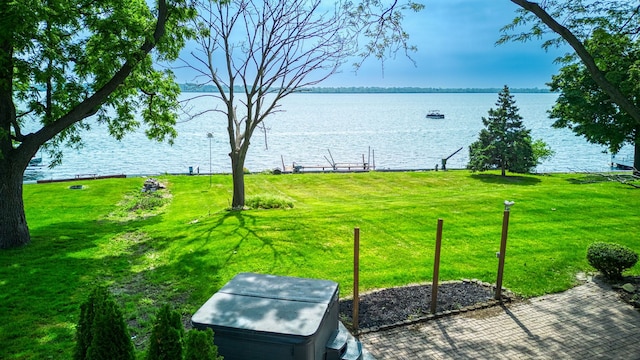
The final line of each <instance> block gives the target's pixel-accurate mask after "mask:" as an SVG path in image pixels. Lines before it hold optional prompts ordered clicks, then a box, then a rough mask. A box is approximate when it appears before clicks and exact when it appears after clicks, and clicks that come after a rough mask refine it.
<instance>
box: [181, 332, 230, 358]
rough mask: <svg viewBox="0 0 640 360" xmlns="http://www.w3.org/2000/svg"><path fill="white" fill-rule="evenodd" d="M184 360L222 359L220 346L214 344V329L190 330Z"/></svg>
mask: <svg viewBox="0 0 640 360" xmlns="http://www.w3.org/2000/svg"><path fill="white" fill-rule="evenodd" d="M185 343H186V350H185V356H184V360H222V359H223V357H222V356H219V355H218V347H217V346H215V345H214V344H213V330H211V329H209V328H207V329H206V330H204V331H201V330H196V329H193V330H190V331H188V332H187V336H186V340H185Z"/></svg>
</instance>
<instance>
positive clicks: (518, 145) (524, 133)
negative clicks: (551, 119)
mask: <svg viewBox="0 0 640 360" xmlns="http://www.w3.org/2000/svg"><path fill="white" fill-rule="evenodd" d="M496 106H497V108H496V109H489V116H488V117H487V118H485V117H483V118H482V123H483V124H484V126H485V128H484V129H482V130H480V135H479V138H478V140H477V141H476V142H474V143H472V144H471V146H469V164H468V165H467V168H469V169H471V170H472V171H485V170H491V169H500V170H501V172H502V176H505V175H506V171H507V170H508V171H510V172H514V173H527V172H530V171H531V170H532V169H533V168H534V167H535V166H536V165H538V162H539V160H540V159H542V158H545V157H548V156H550V155H551V151H550V150H549V149H548V148H547V147H546V144H544V143H543V142H542V141H540V140H537V141H536V142H535V144H536V146H535V148H537V149H538V152H536V151H534V143H533V142H532V140H531V134H530V132H531V130H527V129H526V128H525V127H524V124H523V123H522V116H520V114H518V110H519V109H518V107H517V106H516V102H515V100H514V98H513V95H511V94H510V92H509V87H508V86H506V85H505V86H504V88H503V89H502V91H500V93H499V94H498V101H497V102H496Z"/></svg>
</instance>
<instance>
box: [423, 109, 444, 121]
mask: <svg viewBox="0 0 640 360" xmlns="http://www.w3.org/2000/svg"><path fill="white" fill-rule="evenodd" d="M427 119H444V114H443V113H441V112H440V110H429V112H428V113H427Z"/></svg>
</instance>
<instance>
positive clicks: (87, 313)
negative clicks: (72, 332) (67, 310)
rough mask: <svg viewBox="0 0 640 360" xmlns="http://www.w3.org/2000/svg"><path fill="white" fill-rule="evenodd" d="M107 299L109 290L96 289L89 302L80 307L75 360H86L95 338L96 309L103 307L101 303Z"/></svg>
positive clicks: (88, 299)
mask: <svg viewBox="0 0 640 360" xmlns="http://www.w3.org/2000/svg"><path fill="white" fill-rule="evenodd" d="M106 297H107V289H106V288H103V287H96V288H94V289H93V290H92V291H91V293H90V294H89V297H88V298H87V301H86V302H84V303H83V304H82V305H81V306H80V319H79V320H78V326H77V328H76V348H75V351H74V354H73V358H74V360H85V359H86V358H87V350H88V349H89V346H90V345H91V340H92V338H93V334H92V330H91V329H92V326H93V321H94V318H95V309H96V307H97V308H99V307H101V306H102V305H101V302H102V301H103V300H104V299H105V298H106Z"/></svg>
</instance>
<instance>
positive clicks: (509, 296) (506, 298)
mask: <svg viewBox="0 0 640 360" xmlns="http://www.w3.org/2000/svg"><path fill="white" fill-rule="evenodd" d="M459 283H463V284H464V283H472V284H476V285H480V286H483V287H486V288H488V289H490V290H491V292H493V293H494V294H495V290H496V286H495V284H490V283H486V282H482V281H480V280H478V279H471V280H469V279H462V280H458V281H443V282H441V283H439V285H446V284H459ZM416 285H418V286H428V285H432V283H422V284H409V285H406V286H398V287H397V288H403V287H408V286H416ZM384 290H385V289H376V290H372V291H369V292H366V293H362V294H360V296H366V295H368V294H373V293H375V292H378V291H384ZM344 299H352V298H351V297H349V298H344ZM344 299H341V300H344ZM517 299H519V298H518V297H517V296H516V295H515V294H514V293H513V292H511V291H510V290H509V289H505V288H504V287H503V288H502V299H501V300H495V299H490V300H487V301H483V302H481V303H477V304H473V305H470V306H466V307H463V308H460V309H457V310H445V311H441V312H436V313H435V314H425V315H423V316H418V317H415V318H411V319H407V320H403V321H399V322H396V323H393V324H388V325H382V326H374V327H371V328H359V329H354V328H353V324H350V323H349V324H345V326H347V328H348V329H349V330H350V331H351V333H352V334H354V335H362V334H368V333H372V332H378V331H383V330H389V329H393V328H396V327H400V326H407V325H412V324H416V323H422V322H425V321H430V320H435V319H439V318H442V317H445V316H452V315H458V314H464V313H467V312H470V311H475V310H482V309H486V308H490V307H494V306H497V305H501V304H504V303H510V302H513V301H515V300H517Z"/></svg>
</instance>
